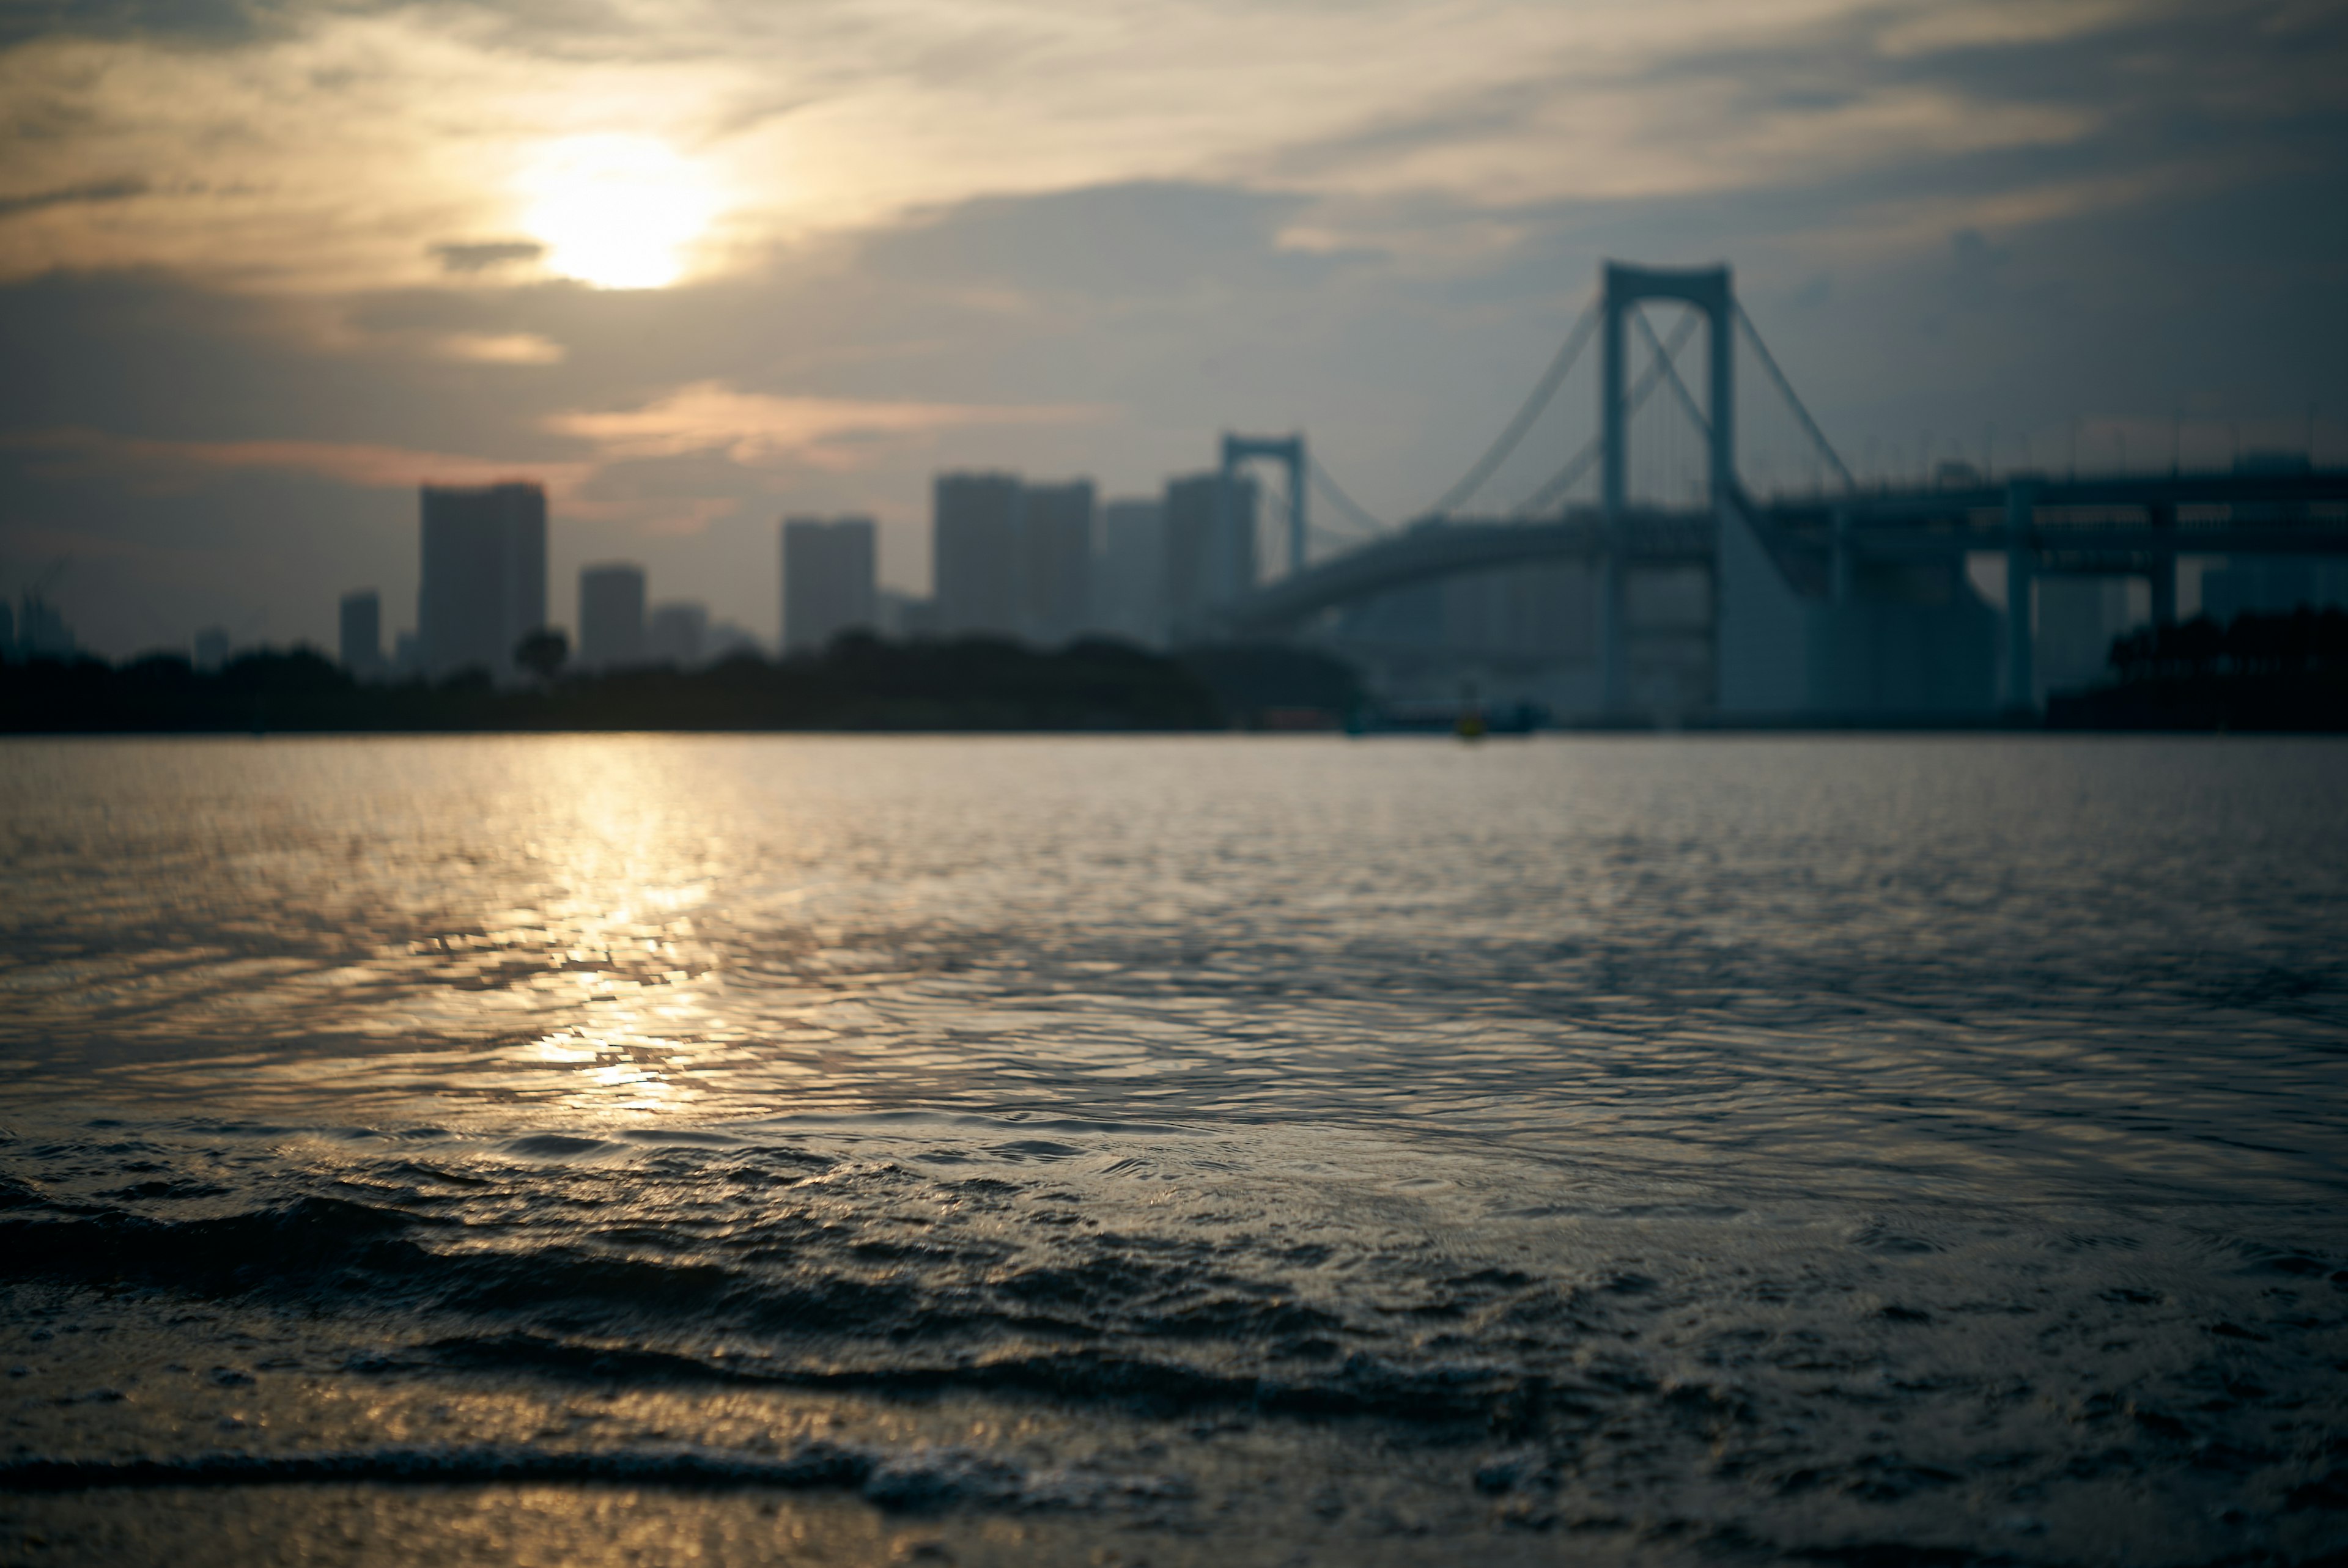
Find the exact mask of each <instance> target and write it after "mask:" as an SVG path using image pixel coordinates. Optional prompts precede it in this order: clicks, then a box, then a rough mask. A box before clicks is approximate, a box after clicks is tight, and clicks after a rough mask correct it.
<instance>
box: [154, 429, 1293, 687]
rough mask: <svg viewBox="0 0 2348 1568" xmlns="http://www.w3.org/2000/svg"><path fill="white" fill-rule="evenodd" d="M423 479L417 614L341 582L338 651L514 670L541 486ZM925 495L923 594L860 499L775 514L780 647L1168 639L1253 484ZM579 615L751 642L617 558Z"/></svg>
mask: <svg viewBox="0 0 2348 1568" xmlns="http://www.w3.org/2000/svg"><path fill="white" fill-rule="evenodd" d="M420 499H421V525H422V526H421V530H420V544H421V562H420V565H421V573H420V577H419V580H418V585H417V607H416V627H415V630H413V631H412V632H402V633H400V634H399V635H398V636H397V637H396V641H395V643H394V646H393V647H392V649H391V650H390V651H388V652H386V648H385V633H386V627H385V623H384V616H383V602H382V598H381V595H380V594H378V593H377V592H376V590H374V589H361V590H358V591H355V592H353V593H348V594H345V595H344V596H343V600H342V604H341V616H340V620H341V624H340V632H341V639H340V641H341V647H340V652H341V655H342V661H343V663H344V665H345V667H346V668H347V669H349V670H351V671H353V672H354V673H355V674H358V675H360V676H361V677H362V678H368V679H374V678H381V677H383V676H386V675H391V674H398V675H420V676H425V677H427V678H432V679H440V678H444V677H446V676H448V675H451V674H454V673H456V672H458V671H464V670H481V671H488V672H489V674H490V676H491V677H492V678H493V679H497V680H501V681H502V680H509V679H513V678H516V676H517V670H516V658H515V656H516V651H517V650H518V649H519V648H520V644H521V642H522V641H523V639H525V638H526V637H528V636H530V634H531V633H532V632H535V631H539V630H542V629H544V628H545V627H546V626H547V625H548V624H549V617H548V605H547V505H546V492H545V490H544V489H543V488H542V487H540V486H538V485H536V484H531V483H529V482H526V481H515V482H510V483H506V484H498V485H488V486H477V487H459V486H443V485H427V486H425V487H423V490H422V494H421V497H420ZM932 503H933V508H932V518H931V545H932V579H933V582H934V585H935V586H934V590H933V592H932V596H931V597H929V598H927V599H920V598H916V597H914V596H911V595H908V594H902V593H894V592H890V591H888V590H885V589H882V588H881V587H880V575H879V567H880V550H879V539H878V535H877V530H876V528H875V527H874V524H873V521H872V519H871V518H869V517H842V518H814V517H791V518H785V519H784V520H783V524H782V533H781V546H782V552H781V553H782V559H781V567H782V584H781V587H782V593H781V611H782V616H781V628H782V649H783V651H784V652H785V653H787V654H788V653H798V652H807V651H819V650H821V649H822V648H824V647H825V646H827V645H828V644H829V643H830V642H831V641H832V640H833V639H835V638H837V637H839V635H840V634H842V633H843V632H849V631H855V630H869V631H872V632H876V633H880V634H883V635H893V636H932V637H955V636H971V635H986V636H997V637H1007V638H1014V639H1018V640H1021V641H1028V642H1032V643H1035V644H1038V645H1044V646H1052V645H1056V644H1060V643H1064V642H1066V641H1070V640H1072V639H1074V638H1076V637H1080V636H1085V635H1087V634H1099V635H1109V636H1117V637H1122V638H1126V639H1128V640H1131V641H1138V642H1142V643H1147V644H1153V645H1162V644H1164V643H1166V642H1168V641H1172V640H1175V639H1178V638H1179V637H1180V636H1181V635H1182V634H1183V631H1184V630H1185V629H1186V628H1187V627H1189V626H1192V625H1194V624H1196V623H1197V621H1198V620H1199V617H1200V612H1201V611H1202V610H1204V609H1205V608H1206V607H1208V606H1209V605H1211V604H1213V603H1216V602H1218V601H1220V600H1225V599H1229V598H1232V597H1236V596H1237V595H1238V594H1241V593H1243V592H1245V591H1246V590H1247V589H1250V588H1251V587H1253V586H1254V584H1255V581H1256V576H1257V566H1256V558H1257V544H1256V506H1257V494H1256V487H1255V486H1254V483H1253V482H1252V481H1251V480H1249V479H1246V478H1244V477H1235V478H1229V479H1227V478H1225V477H1223V476H1221V475H1220V474H1215V473H1207V474H1199V475H1192V476H1187V477H1179V478H1175V479H1172V480H1169V482H1168V483H1167V485H1166V487H1165V490H1164V492H1163V493H1162V494H1161V495H1159V496H1155V497H1137V498H1129V499H1121V500H1111V501H1108V502H1107V503H1103V502H1102V501H1100V500H1099V498H1098V497H1097V493H1096V491H1095V487H1094V485H1093V482H1092V481H1091V480H1089V479H1072V480H1067V481H1065V482H1061V483H1055V484H1036V483H1031V482H1030V481H1028V480H1026V479H1024V478H1022V477H1019V476H1018V475H1015V474H1008V473H951V474H941V475H939V476H938V477H937V479H936V482H935V485H934V487H933V490H932ZM575 625H576V630H577V636H576V639H575V643H574V648H573V651H572V667H574V668H579V669H587V670H596V671H604V670H619V669H626V668H630V667H633V666H644V665H661V664H668V665H675V666H679V667H690V666H693V665H695V664H700V663H703V662H705V661H709V660H711V659H713V658H722V657H724V656H725V655H726V654H727V653H729V652H732V651H736V650H737V649H741V648H744V647H751V648H755V647H756V642H755V641H754V640H753V639H752V638H751V637H750V636H749V634H748V633H747V632H745V631H743V630H740V629H738V628H734V627H729V626H724V625H716V626H713V625H711V624H710V621H709V618H708V612H707V610H705V608H704V607H703V606H701V605H699V604H695V603H691V602H683V601H680V602H672V603H665V604H660V603H653V602H651V601H650V599H649V594H648V580H647V576H646V573H645V570H644V567H642V566H641V565H638V564H636V563H634V562H629V561H604V562H598V563H596V564H593V565H590V566H588V567H586V568H584V569H582V571H581V572H580V574H579V605H578V619H577V621H576V623H575ZM198 642H199V648H198V663H199V664H200V665H205V666H208V667H216V666H217V665H218V664H219V663H221V661H223V660H224V659H225V658H226V657H227V651H228V650H227V639H226V635H225V633H222V632H218V631H209V632H206V633H204V634H202V635H201V636H200V637H199V639H198ZM214 644H217V646H215V645H214Z"/></svg>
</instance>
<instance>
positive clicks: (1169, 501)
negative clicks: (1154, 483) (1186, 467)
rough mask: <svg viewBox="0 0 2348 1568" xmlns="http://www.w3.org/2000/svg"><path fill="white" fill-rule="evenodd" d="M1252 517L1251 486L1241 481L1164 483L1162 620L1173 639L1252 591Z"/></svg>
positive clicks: (1216, 476) (1210, 477) (1215, 478)
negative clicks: (1222, 606) (1213, 609)
mask: <svg viewBox="0 0 2348 1568" xmlns="http://www.w3.org/2000/svg"><path fill="white" fill-rule="evenodd" d="M1227 487H1228V488H1227ZM1255 513H1256V483H1255V481H1254V480H1253V479H1251V478H1248V477H1245V476H1241V477H1236V478H1233V479H1231V480H1228V481H1227V480H1226V479H1225V478H1224V477H1223V476H1222V475H1220V473H1213V474H1193V475H1190V476H1188V477H1184V478H1179V479H1169V480H1167V481H1166V578H1165V582H1166V616H1167V621H1168V625H1169V630H1171V631H1172V632H1173V633H1174V634H1175V635H1176V636H1178V637H1179V636H1182V635H1186V634H1187V633H1188V632H1189V631H1190V630H1194V629H1195V628H1196V625H1197V622H1198V621H1199V620H1200V617H1201V616H1202V615H1203V614H1204V613H1205V612H1206V611H1207V610H1210V609H1211V608H1213V607H1214V606H1216V605H1219V604H1228V603H1230V602H1231V600H1235V599H1237V598H1239V597H1240V596H1241V594H1243V593H1246V592H1247V591H1248V590H1249V589H1252V588H1254V587H1255Z"/></svg>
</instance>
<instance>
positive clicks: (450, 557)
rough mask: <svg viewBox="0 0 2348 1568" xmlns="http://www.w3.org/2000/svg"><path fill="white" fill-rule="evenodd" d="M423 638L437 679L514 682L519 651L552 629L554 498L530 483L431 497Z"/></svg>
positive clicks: (437, 492) (419, 611)
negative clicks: (479, 674)
mask: <svg viewBox="0 0 2348 1568" xmlns="http://www.w3.org/2000/svg"><path fill="white" fill-rule="evenodd" d="M423 506H424V529H423V535H424V569H423V581H422V584H421V586H419V587H418V589H417V595H416V619H417V637H418V639H419V641H421V642H422V645H423V651H424V667H425V670H426V671H427V673H429V674H432V675H436V676H437V675H448V674H453V673H454V672H456V671H459V670H469V669H479V670H483V671H488V672H489V675H490V677H491V678H492V679H496V680H510V679H512V678H513V677H514V674H515V670H514V650H515V649H516V648H517V647H519V646H520V642H521V640H522V638H523V637H524V636H526V635H528V634H529V633H530V632H532V631H535V630H538V629H539V628H541V627H542V626H544V625H545V624H546V491H545V488H544V487H541V486H539V485H535V484H530V483H522V482H516V483H510V484H503V485H483V486H478V487H457V486H446V485H427V486H425V487H424V490H423Z"/></svg>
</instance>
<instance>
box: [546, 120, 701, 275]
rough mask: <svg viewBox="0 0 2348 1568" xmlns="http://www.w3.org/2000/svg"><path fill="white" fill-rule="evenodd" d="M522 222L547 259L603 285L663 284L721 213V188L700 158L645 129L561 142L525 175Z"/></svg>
mask: <svg viewBox="0 0 2348 1568" xmlns="http://www.w3.org/2000/svg"><path fill="white" fill-rule="evenodd" d="M520 189H521V195H522V200H523V202H524V206H523V210H522V218H521V221H522V227H523V229H524V230H525V231H527V232H528V233H529V234H530V237H531V238H532V239H534V240H536V241H539V242H540V243H541V244H542V245H544V246H545V247H546V265H547V268H548V269H549V270H550V271H551V272H559V273H561V275H562V276H564V277H566V278H577V279H578V280H580V281H581V282H585V283H592V284H593V285H594V286H595V287H597V288H599V289H659V288H665V287H666V286H667V285H669V284H671V283H673V282H676V280H677V279H678V278H679V277H680V276H681V275H682V274H683V273H684V272H685V254H686V251H688V250H689V249H690V247H691V246H692V244H693V242H694V241H695V240H697V239H699V238H700V236H701V234H702V231H704V230H705V229H707V228H708V227H709V221H710V219H711V218H712V217H713V216H715V215H716V208H717V202H716V192H715V191H713V190H711V189H710V185H709V181H708V179H706V178H705V176H704V175H703V173H702V171H701V170H700V169H697V168H695V166H694V165H693V163H692V162H691V161H690V160H688V159H684V158H681V157H679V156H678V155H677V153H676V152H675V150H674V149H671V148H669V147H668V146H667V145H666V144H665V143H663V142H659V141H655V140H654V139H653V138H650V137H642V136H582V137H573V138H570V139H568V140H565V141H560V142H556V143H555V144H553V145H552V146H551V147H549V148H548V149H546V150H545V152H543V153H542V154H541V155H540V157H539V158H538V159H535V160H534V161H533V162H531V163H530V166H529V167H528V168H527V169H524V170H523V172H522V175H521V179H520Z"/></svg>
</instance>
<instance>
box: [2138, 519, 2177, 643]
mask: <svg viewBox="0 0 2348 1568" xmlns="http://www.w3.org/2000/svg"><path fill="white" fill-rule="evenodd" d="M2145 520H2146V521H2147V522H2149V523H2150V524H2151V525H2152V526H2153V527H2154V528H2175V527H2176V526H2177V508H2176V507H2151V508H2150V509H2149V510H2148V512H2147V516H2146V519H2145ZM2147 575H2149V576H2150V577H2151V579H2152V623H2153V624H2154V625H2155V626H2174V625H2176V624H2177V552H2176V551H2175V550H2162V551H2157V552H2155V553H2154V555H2153V558H2152V566H2151V570H2150V571H2149V573H2148V574H2147Z"/></svg>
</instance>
